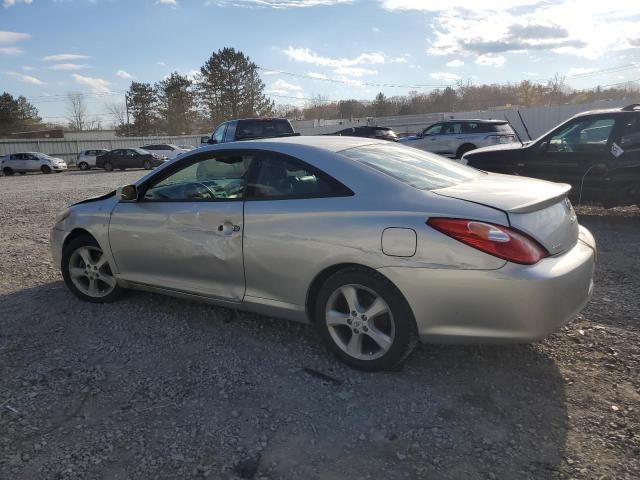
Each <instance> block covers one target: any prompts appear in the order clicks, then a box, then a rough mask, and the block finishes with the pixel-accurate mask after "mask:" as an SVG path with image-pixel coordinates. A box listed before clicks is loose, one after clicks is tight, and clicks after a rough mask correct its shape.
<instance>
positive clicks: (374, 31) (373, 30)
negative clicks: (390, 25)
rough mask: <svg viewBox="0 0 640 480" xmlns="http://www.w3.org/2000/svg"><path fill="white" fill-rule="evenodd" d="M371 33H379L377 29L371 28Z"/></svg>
mask: <svg viewBox="0 0 640 480" xmlns="http://www.w3.org/2000/svg"><path fill="white" fill-rule="evenodd" d="M371 31H372V32H373V33H380V29H379V28H378V27H371Z"/></svg>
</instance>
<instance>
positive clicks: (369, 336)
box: [314, 267, 418, 371]
mask: <svg viewBox="0 0 640 480" xmlns="http://www.w3.org/2000/svg"><path fill="white" fill-rule="evenodd" d="M354 291H355V292H356V293H355V296H354V295H353V292H354ZM347 297H351V299H352V300H351V301H348V300H347ZM354 299H355V300H354ZM352 308H355V310H352V311H351V312H349V311H348V310H351V309H352ZM374 309H375V310H378V313H377V314H376V315H375V316H371V312H373V310H374ZM331 312H333V314H332V313H331ZM367 312H369V316H370V317H371V318H368V317H367V315H366V313H367ZM354 313H356V315H353V314H354ZM314 322H315V324H316V326H317V328H318V329H319V331H320V334H321V336H322V337H323V338H324V340H325V342H326V343H327V345H328V346H329V348H330V349H331V350H332V351H333V353H334V354H335V355H336V356H337V357H338V358H339V359H340V360H341V361H342V362H344V363H346V364H347V365H350V366H351V367H354V368H357V369H359V370H366V371H379V370H394V369H397V368H398V367H399V366H400V365H401V364H402V363H403V362H404V361H405V360H406V358H407V357H408V356H409V355H410V354H411V352H412V351H413V349H414V348H415V346H416V344H417V342H418V331H417V328H416V321H415V318H414V316H413V312H412V311H411V308H410V307H409V304H408V303H407V301H406V300H405V298H404V297H403V296H402V294H401V293H400V291H399V290H398V289H397V288H396V287H395V285H393V284H392V283H391V282H390V281H389V280H388V279H387V278H385V277H384V276H383V275H381V274H379V273H377V272H375V271H372V270H368V269H364V268H361V267H350V268H345V269H344V270H340V271H339V272H337V273H334V274H333V275H331V276H330V277H329V278H328V279H327V280H326V281H325V282H324V284H323V285H322V287H321V288H320V291H319V292H318V295H317V298H316V303H315V312H314ZM329 323H332V325H331V326H330V325H329ZM374 338H376V339H377V340H374ZM352 340H355V341H354V343H353V345H352ZM352 346H353V352H351V353H350V352H349V350H350V349H351V347H352Z"/></svg>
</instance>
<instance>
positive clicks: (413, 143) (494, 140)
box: [399, 120, 517, 158]
mask: <svg viewBox="0 0 640 480" xmlns="http://www.w3.org/2000/svg"><path fill="white" fill-rule="evenodd" d="M516 140H517V138H516V134H515V132H514V131H513V128H511V125H509V122H506V121H503V120H445V121H443V122H438V123H434V124H433V125H431V126H429V127H427V128H425V129H424V130H423V131H422V132H421V133H419V134H417V135H412V136H409V137H404V138H401V139H400V140H399V141H400V143H403V144H404V145H407V146H409V147H414V148H419V149H420V150H425V151H427V152H433V153H437V154H440V155H443V156H445V157H454V158H462V156H463V155H464V154H465V153H467V152H470V151H471V150H475V149H476V148H480V147H487V146H489V145H496V144H504V143H512V142H515V141H516Z"/></svg>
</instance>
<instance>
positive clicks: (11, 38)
mask: <svg viewBox="0 0 640 480" xmlns="http://www.w3.org/2000/svg"><path fill="white" fill-rule="evenodd" d="M29 38H31V35H29V34H28V33H22V32H9V31H6V30H0V43H15V42H20V41H22V40H27V39H29Z"/></svg>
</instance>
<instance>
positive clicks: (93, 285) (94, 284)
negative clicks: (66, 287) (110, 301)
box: [69, 246, 117, 298]
mask: <svg viewBox="0 0 640 480" xmlns="http://www.w3.org/2000/svg"><path fill="white" fill-rule="evenodd" d="M69 276H70V277H71V281H72V282H73V285H74V286H75V287H76V288H77V289H78V290H80V292H82V293H83V294H85V295H87V296H89V297H93V298H102V297H106V296H107V295H109V294H110V293H111V292H113V289H114V288H116V285H117V284H116V279H115V278H114V276H113V273H112V272H111V267H110V266H109V262H108V261H107V256H106V255H105V254H104V252H103V251H102V250H101V249H100V248H98V247H92V246H85V247H80V248H78V249H77V250H76V251H75V252H73V254H72V255H71V257H70V258H69Z"/></svg>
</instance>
